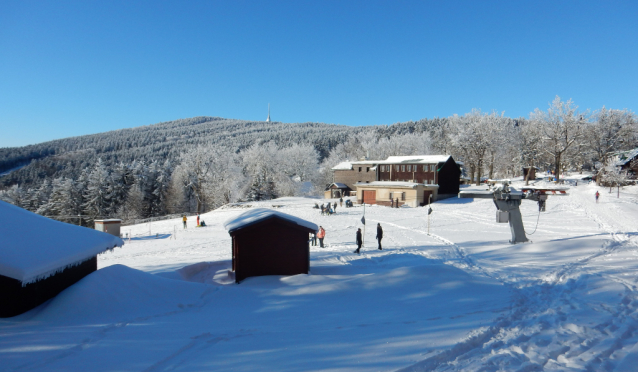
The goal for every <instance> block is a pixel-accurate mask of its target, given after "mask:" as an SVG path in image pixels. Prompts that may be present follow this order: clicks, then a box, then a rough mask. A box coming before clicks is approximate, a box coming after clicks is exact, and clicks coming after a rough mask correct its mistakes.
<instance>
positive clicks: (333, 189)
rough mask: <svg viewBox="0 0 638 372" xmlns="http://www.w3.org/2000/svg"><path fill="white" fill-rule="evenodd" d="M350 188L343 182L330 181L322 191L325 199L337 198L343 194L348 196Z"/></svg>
mask: <svg viewBox="0 0 638 372" xmlns="http://www.w3.org/2000/svg"><path fill="white" fill-rule="evenodd" d="M351 191H352V189H351V188H350V187H349V186H348V185H346V184H345V183H339V182H335V183H331V184H330V186H328V187H327V188H326V191H325V192H324V198H326V199H339V198H342V197H344V196H350V192H351Z"/></svg>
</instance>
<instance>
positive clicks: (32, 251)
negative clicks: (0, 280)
mask: <svg viewBox="0 0 638 372" xmlns="http://www.w3.org/2000/svg"><path fill="white" fill-rule="evenodd" d="M0 236H1V237H0V239H2V243H1V244H0V275H4V276H7V277H10V278H14V279H17V280H20V281H21V282H22V283H23V284H28V283H32V282H35V281H37V280H40V279H44V278H47V277H49V276H51V275H54V274H56V273H57V272H60V271H62V270H64V269H65V268H67V267H70V266H74V265H77V264H79V263H81V262H84V261H86V260H88V259H90V258H91V257H93V256H96V255H97V254H98V253H102V252H104V251H105V250H108V249H112V248H114V247H116V246H117V247H121V246H122V245H123V244H124V242H123V241H122V239H120V238H118V237H115V236H113V235H110V234H106V233H103V232H99V231H96V230H93V229H89V228H86V227H80V226H74V225H70V224H68V223H64V222H58V221H54V220H51V219H49V218H46V217H43V216H40V215H37V214H35V213H32V212H29V211H27V210H24V209H22V208H18V207H16V206H14V205H11V204H9V203H5V202H3V201H0Z"/></svg>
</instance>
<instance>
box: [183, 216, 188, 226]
mask: <svg viewBox="0 0 638 372" xmlns="http://www.w3.org/2000/svg"><path fill="white" fill-rule="evenodd" d="M186 220H188V218H186V215H184V217H182V221H183V222H184V228H186Z"/></svg>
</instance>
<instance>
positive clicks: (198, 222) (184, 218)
mask: <svg viewBox="0 0 638 372" xmlns="http://www.w3.org/2000/svg"><path fill="white" fill-rule="evenodd" d="M187 221H188V218H187V217H186V215H184V216H183V217H182V222H183V223H184V228H186V222H187ZM196 226H197V227H204V226H206V222H204V220H202V221H201V222H200V221H199V214H198V215H197V225H196Z"/></svg>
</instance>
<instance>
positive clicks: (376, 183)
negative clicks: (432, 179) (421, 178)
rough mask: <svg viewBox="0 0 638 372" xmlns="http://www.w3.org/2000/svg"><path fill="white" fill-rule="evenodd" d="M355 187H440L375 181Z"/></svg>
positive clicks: (358, 183) (359, 183)
mask: <svg viewBox="0 0 638 372" xmlns="http://www.w3.org/2000/svg"><path fill="white" fill-rule="evenodd" d="M354 185H355V186H362V187H365V186H372V187H413V188H414V187H416V186H418V185H423V186H425V187H432V188H438V187H439V185H434V184H432V185H425V184H422V183H416V182H403V181H373V182H357V183H355V184H354Z"/></svg>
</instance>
